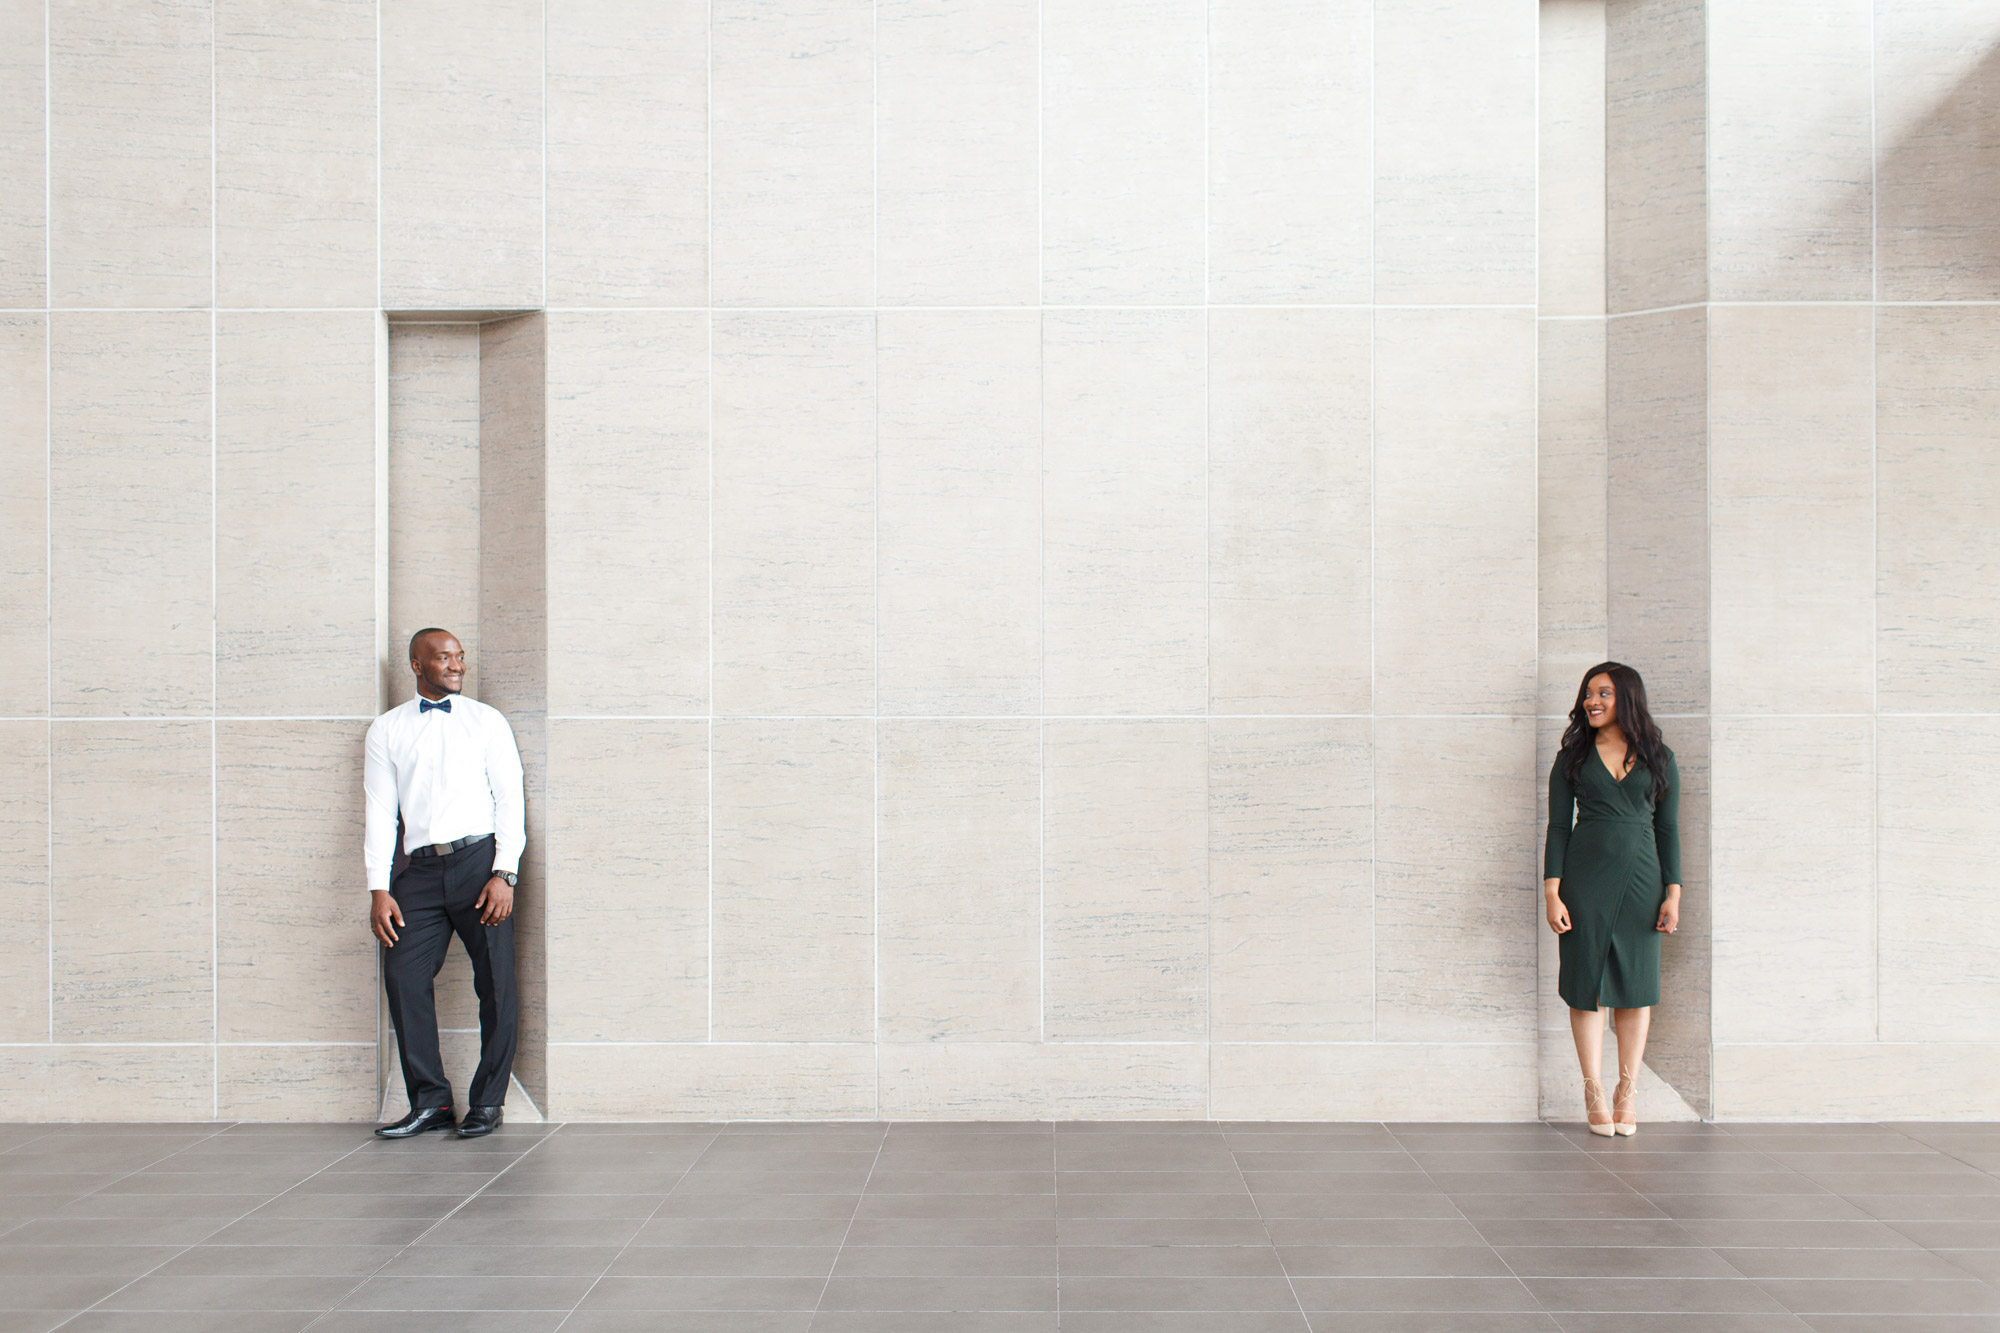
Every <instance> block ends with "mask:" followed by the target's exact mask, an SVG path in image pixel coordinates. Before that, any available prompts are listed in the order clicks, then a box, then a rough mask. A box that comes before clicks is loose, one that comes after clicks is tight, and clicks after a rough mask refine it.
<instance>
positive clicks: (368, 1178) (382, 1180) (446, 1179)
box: [155, 1171, 481, 1199]
mask: <svg viewBox="0 0 2000 1333" xmlns="http://www.w3.org/2000/svg"><path fill="white" fill-rule="evenodd" d="M168 1178H169V1177H155V1179H168ZM175 1178H178V1177H175ZM480 1184H481V1179H480V1178H479V1177H476V1176H466V1175H463V1174H461V1173H458V1172H455V1171H409V1172H396V1171H383V1172H377V1173H374V1174H369V1175H359V1174H352V1173H350V1174H348V1175H334V1174H333V1173H331V1172H322V1173H321V1174H319V1175H316V1176H313V1177H310V1178H309V1179H306V1180H302V1181H299V1182H298V1183H297V1185H295V1186H293V1187H292V1189H291V1193H292V1194H295V1195H299V1194H321V1195H352V1194H361V1195H368V1196H370V1197H373V1198H381V1197H390V1198H393V1197H395V1196H397V1195H402V1194H419V1195H435V1196H437V1197H440V1198H442V1197H446V1196H452V1197H456V1198H460V1199H463V1198H464V1197H465V1196H466V1195H468V1194H471V1193H472V1192H473V1191H474V1190H476V1189H478V1188H479V1186H480ZM275 1188H277V1189H284V1188H285V1186H284V1185H283V1184H279V1185H277V1186H275ZM214 1192H215V1193H225V1192H226V1191H214Z"/></svg>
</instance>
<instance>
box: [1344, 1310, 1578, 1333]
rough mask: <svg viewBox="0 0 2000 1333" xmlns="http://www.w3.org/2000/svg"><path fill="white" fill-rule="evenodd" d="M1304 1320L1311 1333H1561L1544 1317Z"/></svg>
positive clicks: (1437, 1314) (1372, 1314) (1349, 1314)
mask: <svg viewBox="0 0 2000 1333" xmlns="http://www.w3.org/2000/svg"><path fill="white" fill-rule="evenodd" d="M1306 1317H1307V1319H1309V1320H1310V1321H1311V1324H1312V1333H1561V1328H1560V1326H1559V1325H1557V1323H1556V1321H1555V1320H1554V1318H1552V1317H1551V1316H1549V1315H1545V1314H1523V1313H1514V1314H1499V1313H1494V1312H1490V1311H1485V1312H1481V1313H1478V1314H1448V1313H1445V1312H1442V1311H1426V1312H1424V1313H1422V1314H1396V1313H1390V1312H1385V1311H1367V1312H1356V1311H1315V1312H1313V1313H1311V1314H1309V1315H1307V1316H1306Z"/></svg>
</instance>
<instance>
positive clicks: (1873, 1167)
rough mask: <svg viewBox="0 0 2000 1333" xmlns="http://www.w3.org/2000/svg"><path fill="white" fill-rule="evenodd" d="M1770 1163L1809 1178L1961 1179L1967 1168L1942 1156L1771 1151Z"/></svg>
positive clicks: (1897, 1153) (1954, 1160)
mask: <svg viewBox="0 0 2000 1333" xmlns="http://www.w3.org/2000/svg"><path fill="white" fill-rule="evenodd" d="M1766 1151H1767V1152H1768V1153H1769V1155H1770V1157H1771V1159H1772V1160H1773V1161H1776V1162H1778V1163H1780V1164H1782V1165H1784V1166H1787V1167H1790V1168H1791V1169H1792V1170H1794V1171H1803V1172H1805V1173H1806V1174H1807V1175H1817V1174H1819V1173H1821V1172H1829V1171H1830V1172H1835V1173H1843V1172H1861V1171H1886V1172H1889V1173H1890V1174H1892V1175H1898V1176H1901V1175H1920V1176H1922V1175H1962V1174H1964V1173H1965V1172H1966V1170H1967V1169H1968V1164H1967V1163H1965V1162H1961V1161H1959V1160H1958V1159H1956V1158H1955V1157H1951V1156H1948V1155H1946V1154H1944V1153H1941V1152H1923V1151H1919V1152H1814V1151H1799V1150H1792V1149H1786V1150H1780V1151H1771V1150H1769V1149H1766Z"/></svg>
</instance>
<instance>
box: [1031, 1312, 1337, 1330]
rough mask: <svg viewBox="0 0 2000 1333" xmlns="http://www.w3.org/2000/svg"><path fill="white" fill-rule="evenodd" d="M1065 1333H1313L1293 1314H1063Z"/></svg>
mask: <svg viewBox="0 0 2000 1333" xmlns="http://www.w3.org/2000/svg"><path fill="white" fill-rule="evenodd" d="M1062 1327H1063V1333H1310V1326H1309V1325H1308V1324H1307V1323H1306V1320H1305V1316H1304V1315H1302V1314H1300V1313H1299V1312H1298V1311H1297V1310H1296V1309H1292V1310H1250V1311H1231V1312H1228V1313H1223V1312H1220V1311H1215V1310H1139V1311H1134V1310H1064V1311H1063V1316H1062Z"/></svg>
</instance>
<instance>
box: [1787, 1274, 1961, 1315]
mask: <svg viewBox="0 0 2000 1333" xmlns="http://www.w3.org/2000/svg"><path fill="white" fill-rule="evenodd" d="M1759 1285H1761V1286H1762V1287H1763V1288H1764V1290H1765V1291H1767V1292H1769V1293H1770V1294H1771V1295H1772V1296H1773V1297H1775V1298H1776V1299H1777V1300H1778V1301H1779V1302H1781V1303H1782V1304H1783V1305H1784V1307H1785V1308H1786V1309H1787V1310H1791V1311H1793V1312H1794V1313H1797V1314H1802V1315H1804V1314H1871V1315H1873V1314H1952V1315H1971V1314H1976V1315H1984V1316H1986V1317H1987V1318H1988V1319H1992V1318H1993V1316H1995V1315H2000V1291H1995V1290H1994V1289H1993V1288H1992V1287H1989V1286H1987V1285H1986V1284H1985V1283H1984V1282H1973V1281H1963V1282H1958V1281H1950V1282H1947V1281H1923V1280H1915V1281H1899V1280H1893V1279H1892V1280H1885V1281H1851V1282H1850V1281H1842V1280H1837V1279H1836V1280H1797V1281H1786V1280H1775V1279H1764V1280H1762V1281H1760V1283H1759Z"/></svg>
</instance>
